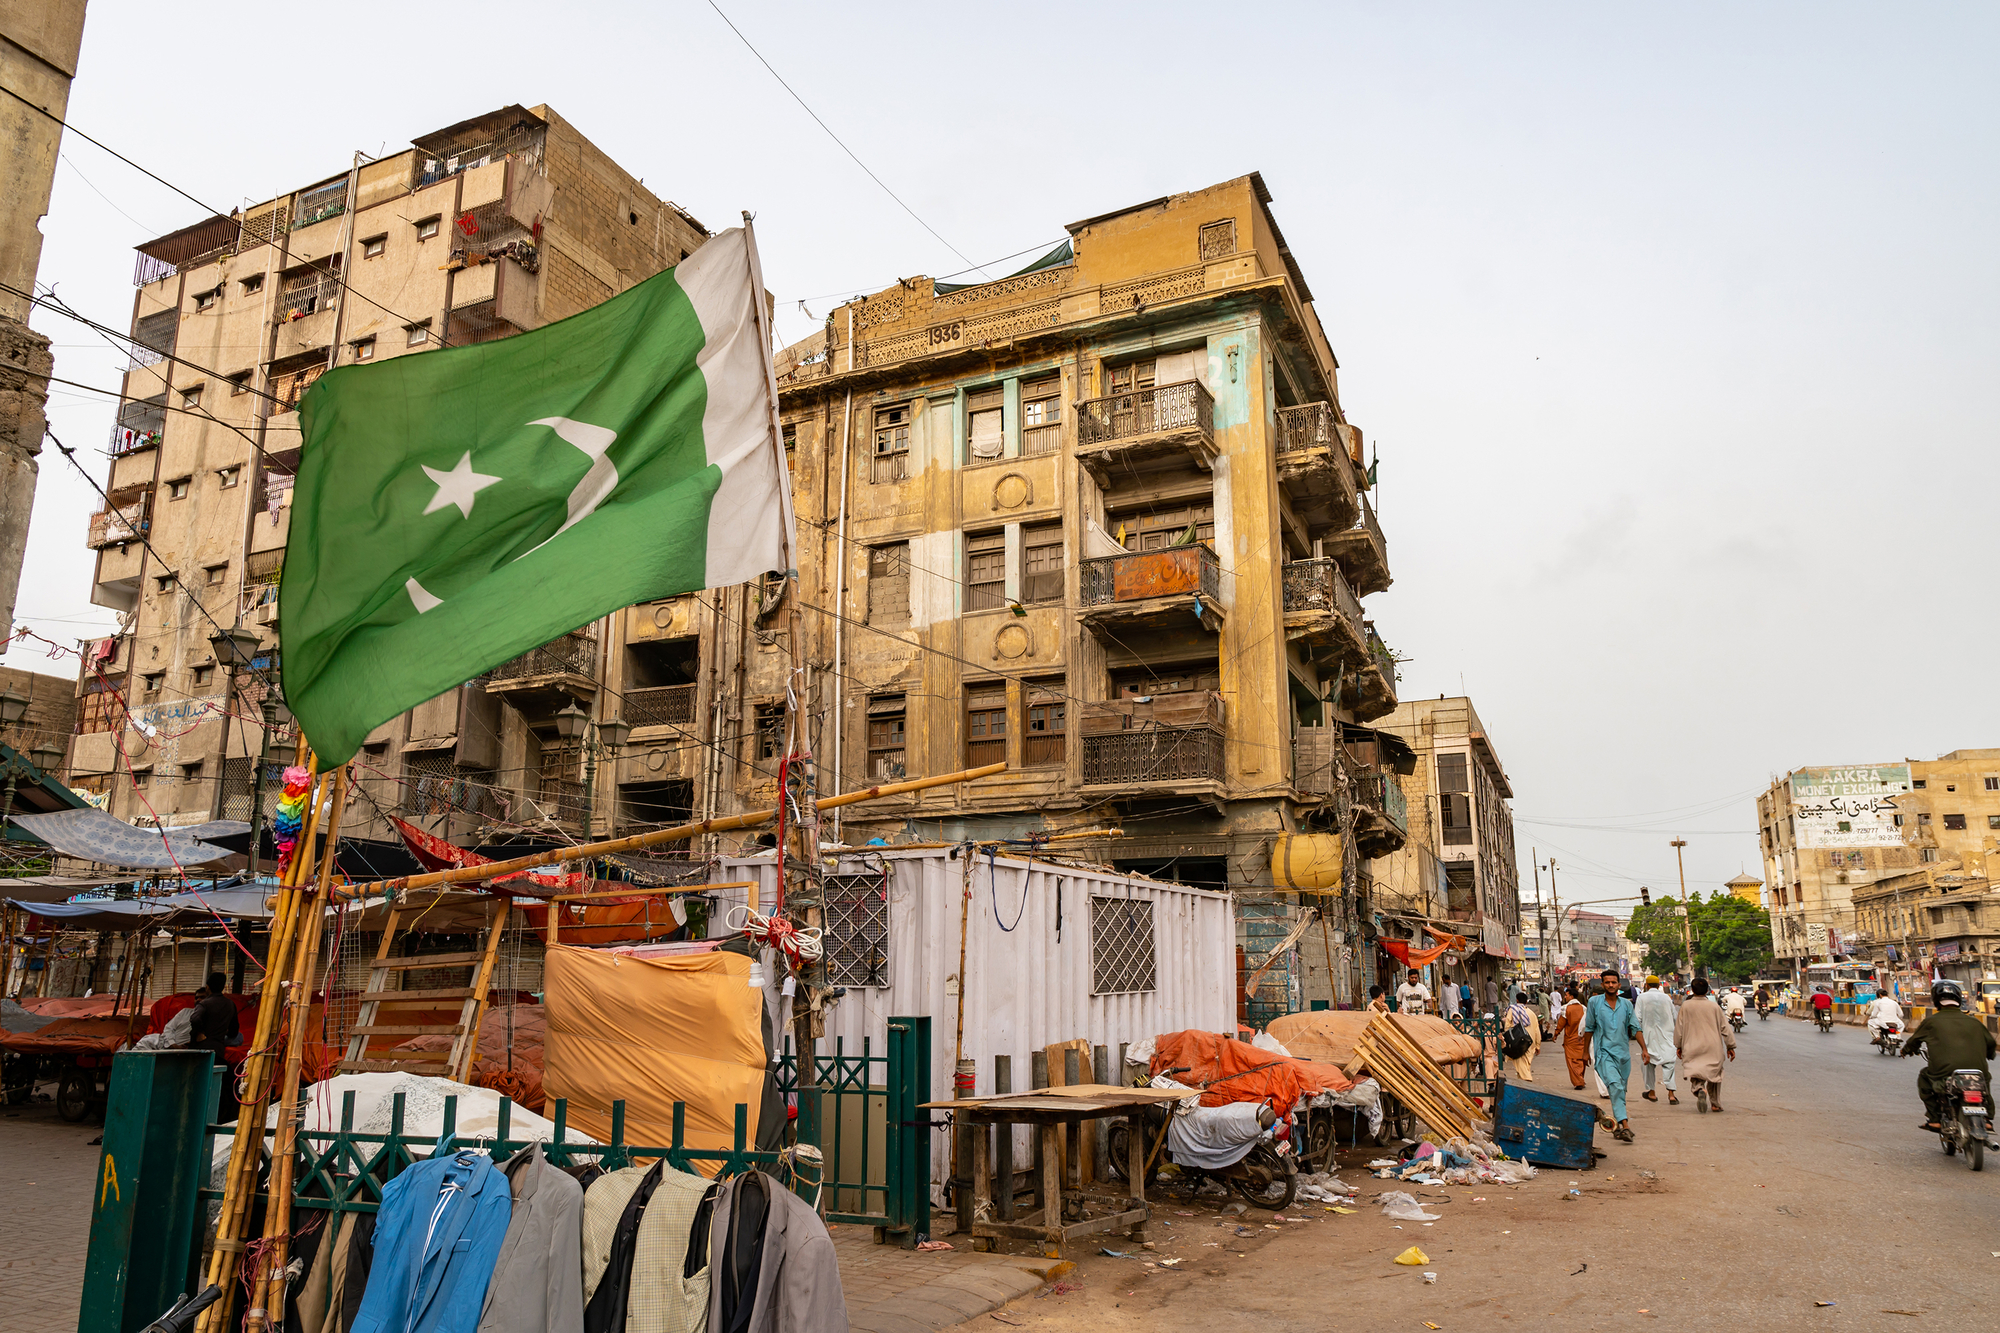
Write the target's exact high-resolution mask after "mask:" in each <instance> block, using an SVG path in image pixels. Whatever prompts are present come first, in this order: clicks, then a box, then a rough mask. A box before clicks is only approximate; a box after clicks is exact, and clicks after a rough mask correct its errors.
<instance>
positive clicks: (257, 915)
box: [9, 884, 271, 931]
mask: <svg viewBox="0 0 2000 1333" xmlns="http://www.w3.org/2000/svg"><path fill="white" fill-rule="evenodd" d="M270 896H271V889H270V887H269V886H268V885H261V884H248V885H236V886H232V887H229V888H220V889H202V890H199V891H195V892H189V893H170V894H166V895H164V896H163V897H158V898H100V899H97V900H95V901H89V902H80V903H24V902H20V901H18V900H15V899H9V901H10V902H12V903H13V905H14V906H16V907H19V908H22V909H23V910H25V911H28V912H31V913H33V914H34V915H35V916H38V917H40V918H41V919H42V920H43V921H45V922H47V923H49V924H50V925H53V926H56V927H58V928H60V929H62V930H117V931H125V930H138V929H140V928H142V927H147V926H150V927H153V928H154V929H156V930H172V929H173V928H174V927H176V926H186V925H194V924H198V923H200V922H203V921H212V920H214V919H215V917H216V916H218V915H220V916H227V917H234V918H236V919H238V920H243V921H267V920H269V919H270V916H271V910H270V909H269V908H268V907H266V906H264V902H265V900H266V899H268V898H269V897H270Z"/></svg>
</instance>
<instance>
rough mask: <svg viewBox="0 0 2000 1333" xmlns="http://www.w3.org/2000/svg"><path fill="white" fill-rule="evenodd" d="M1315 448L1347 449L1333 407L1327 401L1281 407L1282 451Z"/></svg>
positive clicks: (1279, 428)
mask: <svg viewBox="0 0 2000 1333" xmlns="http://www.w3.org/2000/svg"><path fill="white" fill-rule="evenodd" d="M1315 448H1328V449H1339V450H1341V451H1342V453H1345V452H1346V446H1345V445H1344V444H1343V443H1342V442H1341V438H1340V432H1339V430H1338V429H1336V423H1335V421H1334V419H1333V408H1332V407H1331V406H1330V405H1329V404H1326V403H1305V404H1302V405H1300V406H1298V407H1281V408H1279V409H1278V452H1279V453H1281V454H1288V453H1291V452H1293V451H1294V450H1297V449H1315Z"/></svg>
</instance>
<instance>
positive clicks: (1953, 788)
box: [1944, 782, 1958, 791]
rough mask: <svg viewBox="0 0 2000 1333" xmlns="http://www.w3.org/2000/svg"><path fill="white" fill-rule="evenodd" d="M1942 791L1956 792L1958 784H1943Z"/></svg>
mask: <svg viewBox="0 0 2000 1333" xmlns="http://www.w3.org/2000/svg"><path fill="white" fill-rule="evenodd" d="M1944 789H1945V790H1946V791H1957V790H1958V784H1957V783H1955V782H1947V783H1945V784H1944Z"/></svg>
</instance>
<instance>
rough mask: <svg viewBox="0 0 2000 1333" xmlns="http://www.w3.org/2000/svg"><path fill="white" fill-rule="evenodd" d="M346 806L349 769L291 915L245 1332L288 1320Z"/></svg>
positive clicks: (339, 777) (342, 774) (336, 779)
mask: <svg viewBox="0 0 2000 1333" xmlns="http://www.w3.org/2000/svg"><path fill="white" fill-rule="evenodd" d="M346 805H347V769H346V768H345V767H343V768H341V769H340V770H339V771H337V772H336V773H335V774H334V775H333V810H332V812H331V813H330V814H329V816H328V820H327V833H326V854H325V855H324V856H323V857H321V859H320V865H319V879H318V882H317V883H316V884H315V886H314V888H313V892H312V893H311V895H309V896H302V897H301V899H300V901H299V902H298V904H297V905H296V907H295V908H294V911H293V916H294V918H295V919H296V923H297V924H296V926H295V927H294V930H293V937H294V943H293V946H292V959H293V963H292V969H291V973H292V976H291V981H290V982H289V984H288V986H287V990H288V992H289V993H288V994H287V995H286V996H285V1008H286V1011H287V1012H286V1018H285V1022H286V1033H285V1072H284V1081H283V1083H282V1084H281V1085H280V1086H279V1089H278V1096H277V1098H276V1101H277V1103H278V1128H277V1134H276V1135H275V1136H274V1138H273V1140H272V1143H271V1191H270V1198H269V1200H268V1202H267V1203H266V1205H265V1208H264V1272H263V1274H262V1277H261V1280H260V1281H259V1282H258V1285H257V1303H256V1304H255V1305H253V1306H252V1307H251V1308H250V1309H249V1311H248V1312H247V1315H246V1318H245V1320H244V1328H245V1330H246V1333H258V1330H259V1329H261V1328H265V1327H268V1326H272V1325H276V1324H282V1323H283V1322H284V1318H285V1311H284V1305H285V1288H286V1283H285V1277H284V1272H285V1265H286V1264H287V1263H288V1262H289V1261H290V1255H291V1246H292V1231H291V1227H292V1172H293V1169H294V1167H295V1166H296V1165H297V1161H298V1132H299V1081H300V1078H301V1074H302V1065H303V1061H304V1055H305V1042H306V1016H307V1014H308V1012H309V1011H310V1009H311V1006H312V990H313V977H314V973H315V971H316V970H317V968H318V965H319V940H320V933H321V930H322V928H323V927H324V926H325V924H326V913H327V907H328V906H329V899H328V896H327V891H328V890H329V889H331V888H332V887H333V873H334V864H335V862H337V861H338V860H339V858H340V816H341V813H342V811H343V810H344V809H345V807H346ZM264 984H265V986H266V987H269V986H270V984H271V973H269V972H266V973H265V976H264ZM239 1130H240V1125H239ZM274 1299H275V1300H276V1301H277V1302H278V1313H277V1317H276V1318H275V1319H274V1318H272V1317H271V1315H270V1313H269V1310H270V1304H271V1301H272V1300H274Z"/></svg>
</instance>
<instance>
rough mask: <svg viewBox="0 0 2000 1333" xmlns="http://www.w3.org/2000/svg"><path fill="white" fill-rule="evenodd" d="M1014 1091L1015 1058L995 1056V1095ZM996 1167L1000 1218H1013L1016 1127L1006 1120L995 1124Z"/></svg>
mask: <svg viewBox="0 0 2000 1333" xmlns="http://www.w3.org/2000/svg"><path fill="white" fill-rule="evenodd" d="M1013 1090H1014V1057H1013V1056H1011V1055H996V1056H994V1057H993V1095H994V1096H996V1097H1005V1096H1006V1095H1007V1094H1008V1093H1010V1092H1012V1091H1013ZM993 1133H994V1135H995V1138H994V1142H993V1170H994V1173H995V1174H996V1175H997V1176H998V1177H999V1182H998V1183H999V1186H1000V1191H999V1209H1000V1211H999V1218H1000V1220H1001V1221H1002V1222H1011V1221H1013V1220H1014V1126H1013V1125H1012V1124H1011V1123H1010V1122H1008V1121H1005V1120H1002V1121H1000V1122H999V1123H998V1124H996V1125H994V1126H993Z"/></svg>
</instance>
